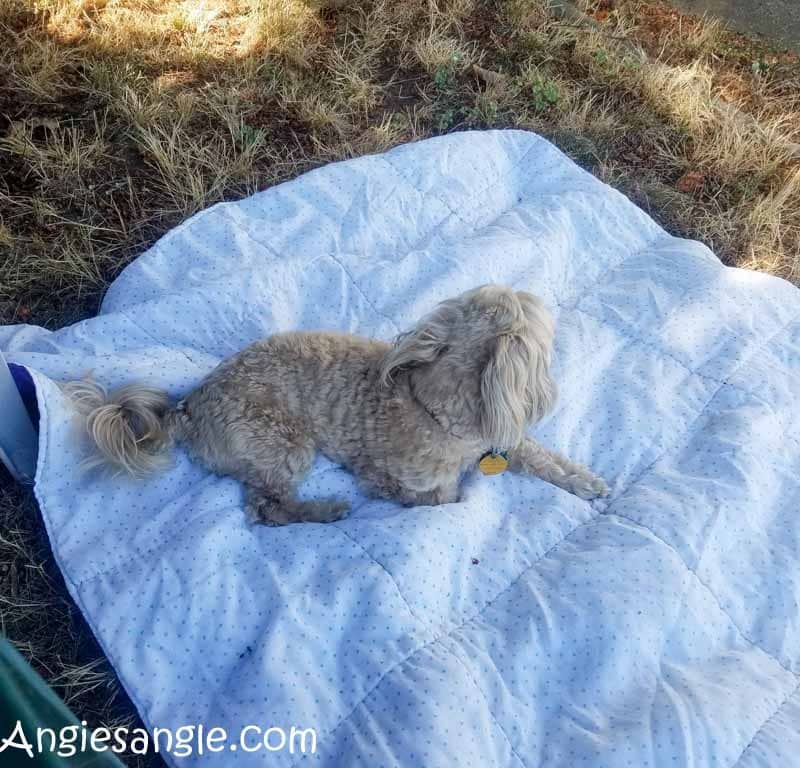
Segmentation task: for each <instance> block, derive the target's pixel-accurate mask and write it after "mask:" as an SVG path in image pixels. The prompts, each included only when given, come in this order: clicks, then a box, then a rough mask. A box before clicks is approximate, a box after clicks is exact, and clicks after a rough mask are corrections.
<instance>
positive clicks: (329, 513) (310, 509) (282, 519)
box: [246, 486, 350, 525]
mask: <svg viewBox="0 0 800 768" xmlns="http://www.w3.org/2000/svg"><path fill="white" fill-rule="evenodd" d="M246 506H247V512H248V514H249V516H250V519H251V520H253V521H254V522H256V523H262V524H263V525H288V524H289V523H332V522H334V521H335V520H341V519H342V518H343V517H346V516H347V512H348V510H349V508H350V505H349V504H348V503H347V502H346V501H339V500H337V499H320V500H316V499H315V500H311V501H300V500H299V499H296V498H294V496H289V495H278V494H276V493H275V492H274V491H272V490H270V489H266V488H255V487H253V486H248V487H247V490H246Z"/></svg>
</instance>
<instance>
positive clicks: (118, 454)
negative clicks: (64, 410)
mask: <svg viewBox="0 0 800 768" xmlns="http://www.w3.org/2000/svg"><path fill="white" fill-rule="evenodd" d="M62 388H63V390H64V391H65V392H66V393H67V395H68V396H69V397H70V399H71V400H72V402H73V403H74V404H75V407H76V408H77V410H78V412H79V413H80V414H81V415H82V416H84V417H85V419H86V428H87V430H88V432H89V436H90V437H91V439H92V442H93V443H94V445H95V447H96V448H97V456H96V457H95V458H92V459H89V461H88V462H87V464H88V465H90V466H98V465H104V464H105V465H110V466H112V467H114V468H116V469H117V470H120V471H122V472H125V473H127V474H129V475H132V476H134V477H144V476H146V475H149V474H152V473H153V472H155V471H157V470H159V469H161V468H163V467H164V466H165V465H166V464H167V463H168V462H169V456H168V451H169V448H170V447H171V445H172V441H173V440H172V435H171V430H170V428H169V422H170V421H171V419H170V418H169V414H170V413H171V410H170V403H169V398H168V396H167V393H166V392H164V391H162V390H160V389H155V388H153V387H148V386H145V385H143V384H128V385H127V386H124V387H120V388H119V389H115V390H113V391H112V392H106V390H105V389H104V388H103V387H101V386H100V385H99V384H96V383H95V382H93V381H73V382H70V383H68V384H64V385H62Z"/></svg>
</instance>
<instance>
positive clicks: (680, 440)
mask: <svg viewBox="0 0 800 768" xmlns="http://www.w3.org/2000/svg"><path fill="white" fill-rule="evenodd" d="M798 319H800V313H798V314H797V315H796V316H795V317H793V318H792V319H791V320H789V321H788V322H787V323H785V324H784V325H783V326H781V327H780V328H778V329H777V330H776V331H775V332H774V333H773V334H772V335H770V336H769V337H768V338H767V339H766V340H764V341H762V343H761V344H759V345H757V346H756V347H755V348H754V349H753V350H752V351H751V352H750V355H749V356H748V357H746V358H744V359H742V360H740V361H739V363H738V364H737V365H735V366H734V367H733V369H732V370H731V371H730V373H728V379H730V378H732V377H733V376H735V375H736V374H737V373H739V371H741V370H742V369H743V368H744V367H745V365H746V364H747V363H748V362H749V361H750V360H751V359H752V358H753V357H754V356H755V355H756V354H758V352H760V351H761V350H762V349H764V348H765V347H767V346H768V345H769V344H771V343H772V341H773V340H774V339H776V338H777V337H778V336H779V335H780V334H781V333H783V332H784V331H785V330H786V329H787V328H788V327H789V326H790V325H792V324H793V323H794V322H796V321H797V320H798ZM642 343H643V344H645V346H650V347H651V349H653V351H655V352H659V351H660V350H659V349H658V347H655V346H653V345H648V344H647V343H646V342H644V341H642ZM690 372H691V371H690ZM695 375H698V376H702V374H697V373H695ZM717 383H718V384H719V386H717V388H716V389H715V390H714V391H713V392H712V393H711V395H710V396H709V398H708V399H707V400H706V402H705V404H704V405H703V406H702V407H701V408H700V410H699V411H698V412H697V414H696V415H695V417H694V418H693V419H692V421H691V422H690V423H689V425H688V426H687V427H686V429H685V430H684V431H683V432H677V433H676V434H677V438H676V439H675V440H673V441H672V443H671V444H670V445H669V446H667V447H666V448H665V449H664V450H663V451H662V452H661V453H660V454H658V455H657V456H656V457H655V458H654V459H653V460H652V461H651V462H650V463H649V464H648V465H647V466H646V467H644V468H643V469H642V470H641V472H639V473H638V474H637V475H636V477H635V478H633V479H631V480H629V481H628V483H627V485H626V486H625V487H624V488H622V489H621V490H620V493H618V494H617V495H616V496H615V497H614V498H613V499H611V500H610V501H609V504H608V507H607V509H606V513H611V514H613V512H612V511H611V508H612V507H613V505H614V504H615V503H616V502H617V501H618V500H619V499H620V498H621V497H622V496H624V495H625V494H626V493H627V492H628V491H629V490H630V489H631V488H632V487H633V486H634V485H636V484H637V483H639V482H640V481H641V480H642V478H643V477H644V476H645V475H646V474H647V473H648V472H650V470H652V469H653V467H654V466H655V465H656V464H658V462H659V461H661V460H662V459H663V458H664V456H666V455H667V453H668V452H670V451H673V450H676V449H677V448H678V447H679V446H680V445H685V444H688V441H689V440H691V438H692V435H693V434H694V427H695V425H696V424H697V423H698V422H699V421H700V419H701V418H702V417H703V416H704V415H705V413H706V411H707V410H708V407H709V406H710V405H711V403H712V402H713V401H714V399H715V398H716V397H717V395H718V394H719V392H720V390H722V388H723V387H731V388H734V387H732V385H731V384H729V383H728V380H727V379H725V380H717Z"/></svg>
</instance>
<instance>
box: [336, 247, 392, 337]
mask: <svg viewBox="0 0 800 768" xmlns="http://www.w3.org/2000/svg"><path fill="white" fill-rule="evenodd" d="M326 255H327V256H328V258H329V259H330V260H331V261H333V262H334V263H335V264H338V265H339V268H340V269H341V270H342V272H344V273H345V275H347V279H348V280H349V281H350V282H351V284H352V285H353V287H354V288H355V289H356V290H357V291H358V292H359V293H360V294H361V298H362V299H364V301H366V302H367V304H369V306H370V308H371V309H372V311H373V312H374V313H375V314H376V315H380V316H381V317H382V318H383V319H384V320H387V321H388V322H389V323H391V326H392V328H394V330H395V332H396V333H398V332H399V331H400V328H399V327H398V325H397V323H396V322H395V321H394V320H393V319H392V318H391V317H389V315H387V314H386V313H385V312H382V311H381V310H380V309H378V308H377V307H376V306H375V304H373V302H372V299H370V298H369V296H367V294H366V293H364V291H363V290H362V289H361V286H360V285H359V284H358V283H357V282H356V280H355V278H354V277H353V275H352V274H350V270H349V269H348V268H347V267H346V266H345V265H344V264H343V263H342V261H341V260H340V259H339V258H338V257H337V256H334V255H333V254H332V253H328V254H326Z"/></svg>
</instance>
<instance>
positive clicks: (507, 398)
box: [381, 285, 556, 448]
mask: <svg viewBox="0 0 800 768" xmlns="http://www.w3.org/2000/svg"><path fill="white" fill-rule="evenodd" d="M553 333H554V323H553V318H552V317H551V315H550V313H549V312H548V311H547V310H546V309H545V307H544V305H543V304H542V302H541V301H540V300H539V299H538V298H537V297H536V296H534V295H533V294H530V293H526V292H525V291H514V290H513V289H511V288H507V287H505V286H501V285H484V286H481V287H480V288H475V289H473V290H471V291H467V292H466V293H463V294H462V295H461V296H458V297H456V298H453V299H448V300H447V301H443V302H442V303H441V304H439V306H437V307H436V309H435V310H434V311H433V312H431V313H430V314H429V315H427V316H426V317H423V318H422V320H420V321H419V323H417V325H416V326H415V327H414V328H413V329H412V330H410V331H408V332H407V333H404V334H401V335H400V336H398V337H397V339H396V340H395V343H394V345H393V346H392V348H391V350H390V351H389V352H388V353H387V355H386V356H385V358H384V359H383V362H382V366H381V375H382V378H383V381H384V382H388V381H389V380H391V379H392V378H393V377H394V376H395V375H396V374H397V373H399V372H401V371H404V370H409V369H420V368H424V369H426V370H425V371H424V373H425V374H426V375H425V378H426V380H427V381H428V382H434V386H436V387H437V388H438V391H437V399H440V400H441V401H442V402H447V401H448V399H449V400H457V399H464V398H469V399H471V400H472V401H475V400H477V408H475V409H470V410H473V411H474V412H475V413H476V415H477V419H478V421H479V425H478V427H479V429H480V431H481V434H482V437H483V439H485V440H486V441H487V442H488V443H491V444H492V445H493V446H497V447H502V448H511V447H514V446H515V445H517V444H518V443H519V441H520V440H521V439H522V434H523V431H524V429H525V426H526V425H527V424H529V423H531V422H534V421H538V420H539V419H541V418H542V416H544V415H545V414H546V413H547V412H548V411H549V410H550V409H551V408H552V406H553V404H554V403H555V398H556V386H555V383H554V382H553V380H552V379H551V378H550V373H549V368H550V358H551V351H552V346H553Z"/></svg>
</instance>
